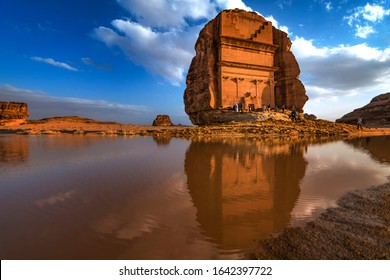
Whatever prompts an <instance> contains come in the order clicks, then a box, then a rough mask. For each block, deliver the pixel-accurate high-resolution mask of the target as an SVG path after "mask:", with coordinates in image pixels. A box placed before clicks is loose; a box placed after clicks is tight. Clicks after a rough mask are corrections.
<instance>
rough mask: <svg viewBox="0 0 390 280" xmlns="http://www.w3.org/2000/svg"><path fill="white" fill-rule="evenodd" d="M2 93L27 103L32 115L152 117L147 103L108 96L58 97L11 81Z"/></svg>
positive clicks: (129, 119) (114, 118)
mask: <svg viewBox="0 0 390 280" xmlns="http://www.w3.org/2000/svg"><path fill="white" fill-rule="evenodd" d="M0 96H1V100H3V101H14V102H25V103H27V104H28V107H29V111H30V119H41V118H49V117H54V116H70V115H75V116H83V117H87V118H92V119H96V120H103V121H119V122H123V123H145V122H148V123H151V121H152V120H150V119H147V118H148V117H150V116H147V115H148V113H150V109H149V108H148V107H146V106H136V105H129V104H119V103H114V102H109V101H106V100H91V99H81V98H70V97H57V96H53V95H49V94H46V93H44V92H41V91H34V90H29V89H22V88H17V87H14V86H11V85H0Z"/></svg>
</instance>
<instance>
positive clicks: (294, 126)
mask: <svg viewBox="0 0 390 280" xmlns="http://www.w3.org/2000/svg"><path fill="white" fill-rule="evenodd" d="M238 114H240V113H238ZM241 115H242V116H244V117H247V116H251V118H252V117H253V118H256V120H248V119H245V118H244V117H243V119H242V120H240V121H238V122H234V121H233V122H229V123H222V124H213V125H205V126H178V125H177V126H145V125H132V124H120V123H114V122H101V121H96V120H91V119H86V118H80V117H56V118H49V119H43V120H28V121H27V122H26V123H24V124H19V125H15V124H8V125H4V126H2V127H1V128H0V134H4V133H12V134H26V135H36V134H48V135H56V134H73V135H102V136H104V135H107V136H115V135H116V136H153V137H156V138H158V137H163V138H167V137H168V138H169V137H176V138H184V139H194V138H198V137H337V138H340V137H356V136H363V135H389V134H390V129H386V128H384V129H376V128H371V129H370V128H364V129H363V130H357V128H356V126H355V125H350V124H342V123H334V122H330V121H325V120H306V119H301V120H299V121H296V122H292V121H291V119H289V118H288V114H287V112H286V113H276V112H271V113H257V112H252V113H251V114H241Z"/></svg>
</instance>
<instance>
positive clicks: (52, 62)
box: [31, 56, 79, 72]
mask: <svg viewBox="0 0 390 280" xmlns="http://www.w3.org/2000/svg"><path fill="white" fill-rule="evenodd" d="M31 60H34V61H38V62H43V63H47V64H50V65H53V66H55V67H59V68H64V69H67V70H70V71H74V72H77V71H79V70H78V69H77V68H75V67H72V66H70V65H69V64H67V63H64V62H59V61H55V60H54V59H53V58H43V57H39V56H32V57H31Z"/></svg>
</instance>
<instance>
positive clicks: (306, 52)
mask: <svg viewBox="0 0 390 280" xmlns="http://www.w3.org/2000/svg"><path fill="white" fill-rule="evenodd" d="M292 43H293V44H292V52H293V53H294V54H295V56H296V57H297V60H298V63H299V66H300V68H301V80H302V82H303V83H304V85H305V87H306V90H307V94H308V96H309V101H308V103H307V104H306V106H305V110H308V111H310V110H312V111H311V112H312V113H317V114H319V115H321V114H322V113H323V114H325V112H326V111H327V113H326V116H327V118H328V119H329V118H331V119H335V118H338V117H341V116H342V114H345V113H347V112H348V111H351V110H352V109H354V108H357V107H361V106H363V105H365V104H366V102H367V101H369V100H370V99H371V98H372V97H374V96H376V95H378V94H380V93H384V92H387V91H389V88H390V48H386V49H383V50H381V49H378V48H373V47H370V46H368V45H367V44H365V43H363V44H357V45H353V46H346V45H340V46H337V47H333V48H326V47H321V48H320V47H316V46H315V44H314V43H315V41H314V40H306V39H304V38H302V37H295V39H294V40H293V41H292ZM321 104H322V106H321ZM329 104H331V106H330V107H329ZM329 111H333V114H334V115H332V116H329ZM335 114H338V115H335ZM340 114H341V115H340Z"/></svg>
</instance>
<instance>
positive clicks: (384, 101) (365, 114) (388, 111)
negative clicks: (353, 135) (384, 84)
mask: <svg viewBox="0 0 390 280" xmlns="http://www.w3.org/2000/svg"><path fill="white" fill-rule="evenodd" d="M358 117H362V119H363V124H364V125H365V126H368V127H390V92H388V93H384V94H381V95H378V96H376V97H374V98H373V99H372V100H371V102H370V103H369V104H367V105H365V106H364V107H361V108H358V109H355V110H353V111H352V112H350V113H348V114H346V115H344V116H343V117H341V118H340V119H337V120H336V122H339V123H349V124H356V122H357V119H358Z"/></svg>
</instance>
